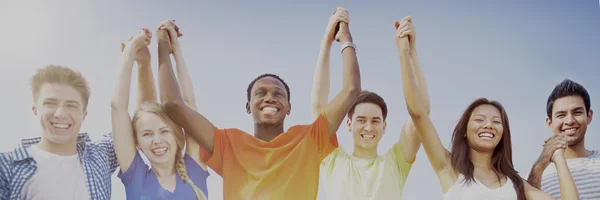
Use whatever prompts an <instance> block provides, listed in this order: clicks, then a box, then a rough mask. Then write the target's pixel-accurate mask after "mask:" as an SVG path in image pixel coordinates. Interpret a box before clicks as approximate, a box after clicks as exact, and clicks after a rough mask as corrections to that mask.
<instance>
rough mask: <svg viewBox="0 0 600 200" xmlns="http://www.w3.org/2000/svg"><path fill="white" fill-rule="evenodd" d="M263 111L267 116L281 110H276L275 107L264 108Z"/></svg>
mask: <svg viewBox="0 0 600 200" xmlns="http://www.w3.org/2000/svg"><path fill="white" fill-rule="evenodd" d="M261 111H262V112H263V113H265V114H274V113H276V112H277V111H279V109H277V108H275V107H268V106H267V107H264V108H262V109H261Z"/></svg>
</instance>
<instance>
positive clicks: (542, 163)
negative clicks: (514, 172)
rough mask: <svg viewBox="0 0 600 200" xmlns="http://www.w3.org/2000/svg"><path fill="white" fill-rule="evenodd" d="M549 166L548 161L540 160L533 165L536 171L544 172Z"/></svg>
mask: <svg viewBox="0 0 600 200" xmlns="http://www.w3.org/2000/svg"><path fill="white" fill-rule="evenodd" d="M548 165H550V161H546V160H538V161H536V162H535V164H534V165H533V170H534V171H540V172H541V171H544V170H546V168H547V167H548Z"/></svg>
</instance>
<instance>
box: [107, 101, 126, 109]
mask: <svg viewBox="0 0 600 200" xmlns="http://www.w3.org/2000/svg"><path fill="white" fill-rule="evenodd" d="M110 108H111V110H112V111H120V110H127V108H126V107H125V108H124V107H123V105H122V104H120V103H119V102H118V101H117V100H114V99H113V100H111V102H110Z"/></svg>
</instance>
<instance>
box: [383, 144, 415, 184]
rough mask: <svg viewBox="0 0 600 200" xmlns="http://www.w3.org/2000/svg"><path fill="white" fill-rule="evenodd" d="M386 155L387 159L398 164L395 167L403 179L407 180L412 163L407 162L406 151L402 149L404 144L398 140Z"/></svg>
mask: <svg viewBox="0 0 600 200" xmlns="http://www.w3.org/2000/svg"><path fill="white" fill-rule="evenodd" d="M385 157H386V160H389V161H390V163H393V164H395V165H396V167H395V168H396V169H397V170H398V172H399V174H400V175H401V176H402V179H403V180H404V181H406V179H407V178H408V173H409V172H410V169H411V167H412V163H409V162H406V159H405V158H404V152H403V151H402V145H401V144H400V143H399V142H396V144H394V146H392V148H391V149H390V150H388V152H387V153H386V154H385ZM415 160H416V158H415ZM413 163H414V161H413Z"/></svg>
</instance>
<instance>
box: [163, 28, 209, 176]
mask: <svg viewBox="0 0 600 200" xmlns="http://www.w3.org/2000/svg"><path fill="white" fill-rule="evenodd" d="M173 24H174V22H173ZM167 30H168V31H169V38H170V41H171V46H172V47H173V58H175V65H176V73H177V80H178V82H179V88H180V90H181V95H182V96H183V102H184V103H185V105H187V106H188V107H189V108H190V109H192V110H194V111H196V112H197V111H198V107H197V106H196V97H195V95H194V85H193V84H192V79H191V77H190V73H189V71H188V68H187V65H186V64H185V60H184V59H183V52H182V51H181V43H180V42H179V37H178V34H177V32H178V31H175V28H174V26H172V25H171V26H168V27H167ZM185 143H186V148H185V151H186V153H187V154H188V155H190V157H191V158H192V159H194V161H196V163H198V164H200V166H202V167H203V168H205V166H206V165H205V164H204V163H202V162H201V161H200V144H198V142H196V140H194V139H193V138H192V136H191V134H187V133H186V134H185Z"/></svg>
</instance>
